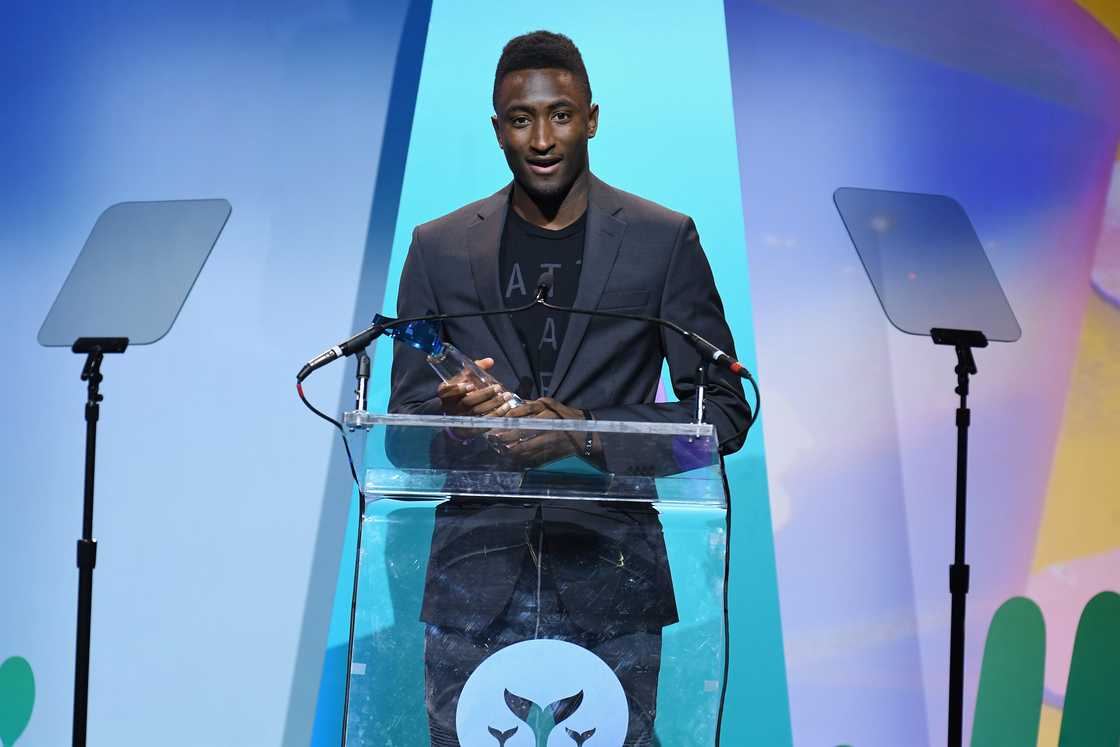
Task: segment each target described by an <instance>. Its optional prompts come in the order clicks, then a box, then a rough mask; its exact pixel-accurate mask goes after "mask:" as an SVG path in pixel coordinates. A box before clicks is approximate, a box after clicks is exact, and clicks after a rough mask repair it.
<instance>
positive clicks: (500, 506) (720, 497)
mask: <svg viewBox="0 0 1120 747" xmlns="http://www.w3.org/2000/svg"><path fill="white" fill-rule="evenodd" d="M344 422H345V424H346V425H347V426H348V427H349V428H350V429H351V431H353V432H355V433H356V434H357V435H360V436H364V439H365V443H364V447H361V448H360V449H359V453H364V460H363V465H362V468H361V471H360V472H359V475H360V476H361V479H362V484H363V492H364V493H365V496H366V504H365V511H364V515H363V516H362V517H361V522H362V539H361V550H360V554H359V557H358V571H357V572H358V579H357V583H356V589H357V594H356V598H355V602H354V604H355V613H354V630H353V639H352V651H353V654H352V658H351V666H350V674H349V677H350V679H349V687H348V699H347V717H346V724H345V738H344V739H345V743H346V744H349V745H354V746H355V747H356V746H358V745H370V746H373V745H377V747H389V746H392V745H399V746H401V747H416V746H417V745H428V744H429V743H430V741H429V732H428V706H427V705H426V704H427V703H429V702H431V703H441V704H442V705H441V706H438V707H439V708H441V709H442V710H441V713H442V714H444V717H445V718H446V717H447V714H449V713H453V714H454V721H453V723H454V731H455V736H456V737H457V739H458V740H459V743H460V744H461V745H463V747H474V746H476V745H477V746H479V747H483V746H485V747H491V746H494V745H499V746H504V747H537V746H538V745H549V746H550V747H560V746H565V745H587V747H617V746H618V745H621V744H622V740H623V738H624V736H625V734H626V731H627V724H628V722H629V721H630V719H631V718H633V716H632V715H631V712H630V710H629V709H628V706H627V694H626V693H625V692H624V687H623V685H622V680H624V679H626V678H625V677H622V675H619V676H617V677H616V676H615V674H614V671H615V670H618V671H620V672H621V671H622V667H623V666H626V663H627V661H628V659H629V657H628V652H627V651H626V650H625V645H626V644H625V641H628V640H630V638H627V637H625V636H624V635H623V637H612V636H615V634H616V633H619V634H620V635H621V634H629V633H630V632H631V631H633V630H639V631H641V632H642V634H644V632H648V631H650V630H661V633H662V643H661V654H660V672H659V675H658V677H657V689H656V721H655V722H654V728H655V733H656V736H657V742H655V744H656V743H660V744H661V745H683V744H688V745H705V744H714V743H715V733H716V726H717V722H718V718H719V713H720V705H721V697H722V694H723V690H724V666H725V644H726V641H725V632H724V607H725V584H726V579H725V569H726V566H725V561H726V554H727V547H726V544H727V525H726V519H727V511H726V508H727V500H728V496H727V493H726V488H725V481H724V477H723V473H722V464H721V461H720V458H719V455H718V448H717V442H716V438H715V433H714V430H713V428H712V426H711V425H708V424H699V425H697V424H677V423H637V422H625V423H623V422H607V421H563V420H531V419H508V418H453V417H437V416H423V415H371V414H370V413H367V412H349V413H346V415H345V417H344ZM529 527H533V529H532V531H530V529H529ZM526 567H527V568H530V569H532V568H534V567H535V568H536V569H537V580H536V584H537V585H536V592H535V593H536V596H535V597H534V596H533V595H532V594H530V595H529V597H525V596H524V595H518V594H513V593H512V591H511V590H512V589H513V588H514V586H515V583H516V586H517V588H522V586H523V585H524V583H525V580H524V578H523V577H522V576H521V575H520V574H521V573H522V569H524V568H526ZM542 569H543V574H544V578H545V581H544V582H543V583H544V584H545V585H546V586H549V587H550V588H551V589H552V590H553V593H554V596H555V598H556V599H558V602H557V603H556V604H557V606H558V608H559V609H560V610H561V611H562V613H563V614H564V615H570V617H571V619H572V620H574V623H571V625H573V626H574V627H575V628H576V629H578V630H579V631H582V632H583V634H582V635H581V636H579V637H578V640H566V638H567V636H558V635H554V634H549V633H548V632H547V626H545V628H543V629H542V626H541V619H540V615H541V612H540V609H541V594H542V591H541V589H542V581H541V578H542V574H541V571H542ZM514 576H516V577H517V578H521V579H522V580H521V581H518V580H517V578H514ZM670 579H671V581H670ZM532 581H533V579H532V578H531V577H529V584H530V588H532ZM526 600H528V603H526ZM521 604H524V606H525V608H526V609H525V610H521V609H520V608H518V605H521ZM533 607H536V613H535V614H536V615H537V618H536V621H535V625H534V623H533V619H532V615H533V614H534V613H533V610H532V609H531V608H533ZM674 608H675V609H674ZM522 612H524V614H522ZM508 619H516V620H522V619H524V621H525V622H526V623H527V625H526V627H525V629H524V630H525V631H526V632H523V633H521V634H518V633H516V632H511V633H510V634H509V635H505V634H502V635H501V636H500V637H501V640H502V643H501V644H500V645H494V647H493V648H492V649H491V648H489V647H487V648H486V650H485V655H483V656H481V657H479V658H480V659H481V662H480V663H477V666H475V665H474V664H471V665H469V666H470V667H473V668H472V669H470V672H471V673H470V675H469V676H468V677H467V679H466V684H465V685H462V684H461V683H460V685H459V686H456V687H455V692H454V693H449V692H441V691H440V688H441V687H445V686H444V685H443V684H442V681H440V680H438V678H436V677H434V676H427V677H426V669H425V646H426V645H428V646H432V645H433V644H432V642H431V640H429V641H427V642H426V632H427V631H429V630H431V628H430V624H431V623H432V622H433V621H435V623H436V624H437V625H438V626H440V629H441V630H443V629H448V628H450V629H453V630H462V631H465V633H464V634H465V635H470V634H473V633H477V632H478V631H480V630H483V629H486V630H490V631H492V630H494V628H495V626H499V627H501V626H503V625H505V622H504V621H505V620H508ZM662 625H664V627H662ZM512 630H513V629H512V628H511V631H512ZM542 630H544V632H543V633H542ZM600 639H611V640H612V641H622V642H624V643H622V644H621V645H622V647H623V648H622V650H621V651H619V650H617V647H616V648H615V649H613V650H612V649H609V647H607V648H597V647H596V646H593V645H591V644H588V643H587V641H588V640H595V641H598V640H600ZM612 645H613V644H612ZM433 650H434V649H433ZM606 650H612V651H613V653H612V654H610V655H607V654H602V656H600V655H599V653H601V652H602V651H606ZM645 650H646V652H647V654H648V649H645ZM596 652H599V653H596ZM612 656H613V657H614V658H613V659H612ZM432 658H433V659H434V658H435V657H432ZM644 661H645V662H646V663H647V664H648V661H649V659H648V657H647V658H646V659H645V660H644ZM441 666H442V664H441ZM643 671H646V670H643ZM428 674H429V675H430V672H429V673H428ZM460 687H461V691H460V689H459V688H460ZM426 688H427V691H426ZM647 702H648V699H647ZM434 707H436V706H434ZM445 723H447V722H446V721H445Z"/></svg>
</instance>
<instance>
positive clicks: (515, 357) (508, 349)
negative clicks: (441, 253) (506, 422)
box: [467, 186, 530, 395]
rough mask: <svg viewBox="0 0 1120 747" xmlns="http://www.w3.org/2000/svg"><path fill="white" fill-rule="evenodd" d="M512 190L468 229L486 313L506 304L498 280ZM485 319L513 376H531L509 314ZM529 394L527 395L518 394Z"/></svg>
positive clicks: (482, 211) (481, 210) (504, 191)
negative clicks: (501, 249) (503, 236)
mask: <svg viewBox="0 0 1120 747" xmlns="http://www.w3.org/2000/svg"><path fill="white" fill-rule="evenodd" d="M509 189H510V188H509V187H508V186H507V187H506V188H505V189H502V190H501V191H499V192H497V193H496V194H494V195H493V196H492V197H490V198H489V199H487V200H486V201H485V202H483V203H482V205H481V206H480V207H479V210H478V214H477V216H476V218H475V220H474V221H473V222H472V223H471V224H470V225H469V226H468V227H467V252H468V254H469V255H470V263H471V274H472V275H473V276H474V286H475V290H476V292H477V293H478V301H479V308H480V309H481V310H483V311H490V310H491V309H500V308H502V307H503V306H504V305H505V300H504V299H503V298H502V290H501V279H500V278H499V277H498V276H499V273H500V269H499V266H498V265H499V257H498V254H499V250H500V248H501V241H502V229H503V228H504V227H505V223H506V210H507V209H508V205H509ZM483 319H484V320H485V322H486V326H487V327H489V328H490V333H491V334H493V335H494V339H496V340H497V341H498V346H499V347H500V348H501V352H502V353H503V354H504V355H505V358H506V362H507V363H508V364H509V366H510V368H511V369H512V371H513V375H514V376H517V377H524V376H526V375H528V374H529V372H530V368H529V358H528V356H527V355H526V354H525V350H524V348H522V347H521V340H520V339H519V338H518V336H517V330H516V329H514V326H513V322H512V321H511V320H510V317H509V315H507V314H496V315H494V316H485V317H483ZM469 354H473V355H489V352H484V351H470V353H469ZM519 393H521V394H523V395H528V392H519Z"/></svg>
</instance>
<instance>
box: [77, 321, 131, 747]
mask: <svg viewBox="0 0 1120 747" xmlns="http://www.w3.org/2000/svg"><path fill="white" fill-rule="evenodd" d="M126 348H128V338H127V337H80V338H78V340H77V341H76V342H75V343H74V345H73V347H71V348H70V349H71V350H72V351H74V352H75V353H79V354H82V353H84V354H85V356H86V362H85V365H84V366H82V381H85V382H87V385H86V470H85V493H84V497H83V501H82V537H81V539H79V540H78V634H77V642H76V644H75V654H74V732H73V734H74V747H85V743H86V720H87V713H88V711H89V637H90V618H91V615H92V612H93V568H94V566H96V565H97V540H95V539H94V538H93V473H94V465H95V463H96V461H97V421H98V419H100V417H101V400H103V399H104V397H103V396H102V395H101V380H102V378H103V377H102V376H101V361H102V359H103V358H104V355H105V353H123V352H124V351H125V349H126Z"/></svg>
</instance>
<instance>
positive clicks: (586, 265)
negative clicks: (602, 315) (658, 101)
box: [549, 176, 626, 401]
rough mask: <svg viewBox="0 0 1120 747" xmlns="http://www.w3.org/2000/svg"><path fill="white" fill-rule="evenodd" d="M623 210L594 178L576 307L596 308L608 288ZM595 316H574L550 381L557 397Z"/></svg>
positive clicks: (619, 241) (623, 224)
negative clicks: (592, 317)
mask: <svg viewBox="0 0 1120 747" xmlns="http://www.w3.org/2000/svg"><path fill="white" fill-rule="evenodd" d="M621 210H622V207H621V206H620V205H619V204H618V202H617V200H616V199H615V197H614V194H613V191H612V190H611V188H610V187H609V186H607V185H606V184H604V183H603V182H601V181H599V180H598V179H597V178H595V176H591V188H590V194H589V195H588V204H587V238H586V239H585V240H584V247H583V264H582V266H581V268H580V273H579V289H578V290H577V291H576V302H575V306H576V308H581V309H594V308H596V307H598V305H599V298H600V297H601V296H602V295H603V290H604V289H605V288H606V287H607V278H608V276H609V275H610V273H611V269H612V268H613V267H614V262H615V259H616V258H617V257H618V248H619V246H620V245H621V244H622V235H623V234H624V233H625V232H626V221H625V220H623V218H622V216H621V215H620V214H619V213H620V212H621ZM590 323H591V317H589V316H587V315H586V314H572V315H571V317H570V318H569V320H568V329H567V331H566V332H565V333H564V342H563V343H561V345H560V352H559V354H558V356H557V359H556V370H555V371H554V372H553V374H552V380H551V381H550V382H549V384H550V385H549V390H550V393H551V395H552V396H553V397H556V398H557V399H559V400H561V401H563V398H562V397H559V396H557V394H556V393H557V392H559V391H560V386H561V384H562V383H563V381H564V376H565V375H566V374H567V373H568V370H569V369H570V368H571V365H572V361H573V360H574V359H575V356H576V352H577V351H578V350H579V346H580V343H582V342H583V337H584V335H585V334H586V333H587V327H588V325H589V324H590Z"/></svg>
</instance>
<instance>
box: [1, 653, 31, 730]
mask: <svg viewBox="0 0 1120 747" xmlns="http://www.w3.org/2000/svg"><path fill="white" fill-rule="evenodd" d="M34 705H35V675H34V674H32V672H31V665H30V664H28V663H27V659H24V658H22V657H20V656H13V657H11V658H10V659H8V660H6V661H5V662H4V663H3V664H0V742H2V743H3V745H4V747H12V745H14V744H15V743H16V740H17V739H19V735H20V734H23V730H24V729H26V728H27V724H28V722H30V721H31V709H32V708H33V707H34Z"/></svg>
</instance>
